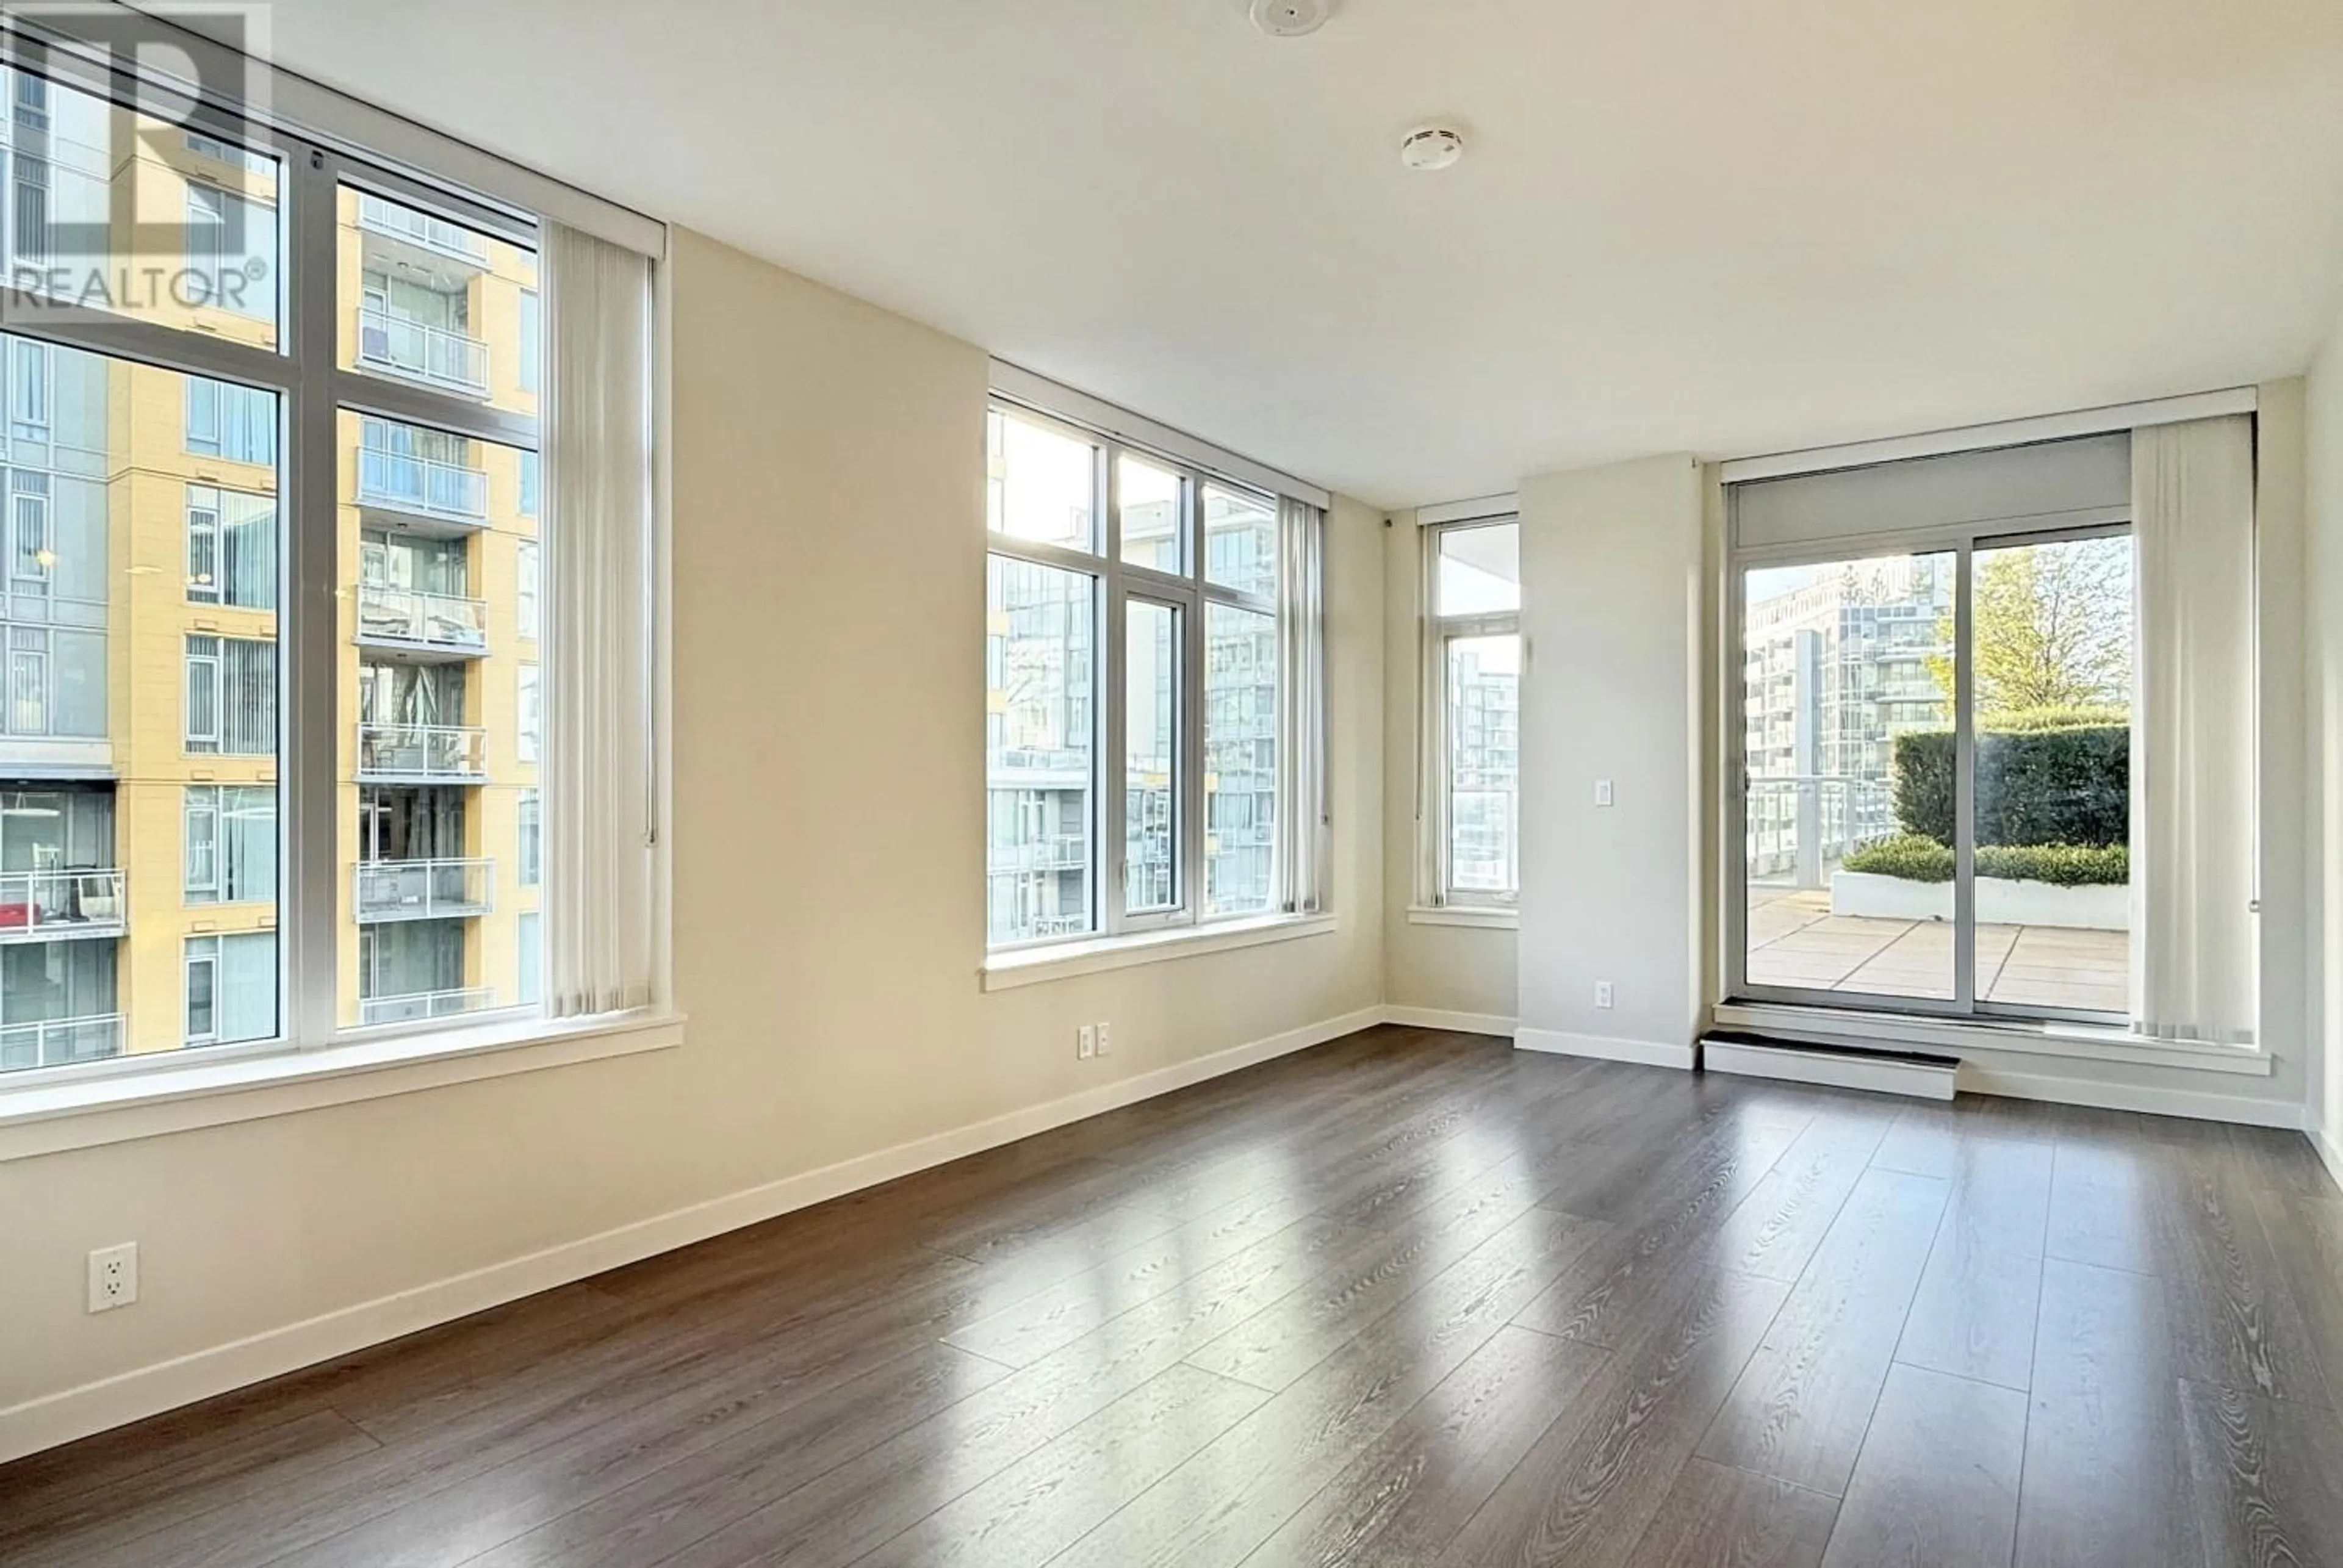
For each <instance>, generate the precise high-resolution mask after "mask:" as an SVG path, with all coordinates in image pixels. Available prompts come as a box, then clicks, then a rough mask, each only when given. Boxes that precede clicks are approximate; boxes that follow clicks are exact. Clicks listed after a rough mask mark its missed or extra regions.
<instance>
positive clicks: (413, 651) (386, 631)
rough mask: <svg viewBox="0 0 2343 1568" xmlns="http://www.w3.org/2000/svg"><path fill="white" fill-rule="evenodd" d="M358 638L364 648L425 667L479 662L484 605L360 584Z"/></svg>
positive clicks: (484, 642) (483, 649) (484, 639)
mask: <svg viewBox="0 0 2343 1568" xmlns="http://www.w3.org/2000/svg"><path fill="white" fill-rule="evenodd" d="M357 640H358V645H359V646H360V647H362V648H380V649H383V650H384V651H386V652H388V653H392V654H396V655H401V656H404V657H405V658H408V659H412V660H421V661H424V662H427V663H435V664H437V663H446V662H448V661H450V660H455V659H466V658H485V657H487V654H488V601H487V600H486V599H477V598H458V597H457V596H456V595H453V594H438V593H424V592H421V591H419V590H417V589H415V588H393V587H392V586H390V585H389V584H387V583H360V584H359V585H358V637H357Z"/></svg>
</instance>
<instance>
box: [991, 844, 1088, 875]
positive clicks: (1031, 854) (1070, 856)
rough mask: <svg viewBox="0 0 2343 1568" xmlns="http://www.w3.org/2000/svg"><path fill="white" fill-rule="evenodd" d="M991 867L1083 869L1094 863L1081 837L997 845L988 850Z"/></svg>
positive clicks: (1008, 869) (1043, 869)
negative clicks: (1091, 861)
mask: <svg viewBox="0 0 2343 1568" xmlns="http://www.w3.org/2000/svg"><path fill="white" fill-rule="evenodd" d="M987 859H988V865H987V868H986V869H988V870H990V871H993V872H995V873H999V872H1003V871H1079V870H1081V869H1083V868H1084V867H1086V866H1088V865H1089V864H1090V848H1089V845H1088V843H1087V842H1086V841H1085V840H1083V839H1042V840H1040V841H1038V842H1035V843H1031V844H1005V845H1000V846H996V847H995V848H994V849H991V850H990V852H989V854H988V857H987Z"/></svg>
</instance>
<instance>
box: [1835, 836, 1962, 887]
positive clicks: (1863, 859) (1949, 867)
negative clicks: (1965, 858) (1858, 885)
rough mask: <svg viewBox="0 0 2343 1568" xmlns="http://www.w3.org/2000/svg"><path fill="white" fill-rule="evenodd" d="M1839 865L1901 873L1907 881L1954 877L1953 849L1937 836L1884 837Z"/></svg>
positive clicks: (1877, 874)
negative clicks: (1940, 842)
mask: <svg viewBox="0 0 2343 1568" xmlns="http://www.w3.org/2000/svg"><path fill="white" fill-rule="evenodd" d="M1839 869H1841V870H1846V871H1863V872H1866V873H1868V874H1869V875H1871V876H1875V877H1901V878H1902V879H1904V880H1906V881H1907V882H1949V881H1951V880H1952V879H1953V852H1952V850H1951V849H1948V848H1946V846H1945V845H1942V844H1939V843H1937V842H1936V840H1935V839H1930V838H1926V837H1924V836H1923V835H1921V834H1918V833H1902V834H1898V835H1897V836H1896V837H1895V838H1893V839H1881V840H1880V841H1879V842H1878V843H1876V844H1865V846H1864V847H1863V848H1862V849H1857V850H1855V852H1854V853H1853V854H1851V855H1849V856H1847V858H1846V859H1845V860H1842V861H1841V862H1839Z"/></svg>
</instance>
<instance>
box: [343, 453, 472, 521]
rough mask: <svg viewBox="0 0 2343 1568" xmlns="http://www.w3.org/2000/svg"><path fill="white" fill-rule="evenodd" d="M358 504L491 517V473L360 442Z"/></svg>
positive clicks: (449, 516) (451, 517)
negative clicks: (489, 500)
mask: <svg viewBox="0 0 2343 1568" xmlns="http://www.w3.org/2000/svg"><path fill="white" fill-rule="evenodd" d="M357 461H358V485H357V499H358V504H359V505H360V506H364V507H388V508H392V509H393V510H396V511H402V512H413V513H416V514H417V515H419V516H422V517H427V518H444V519H446V520H447V521H450V522H458V523H468V524H473V525H478V524H482V523H486V522H487V521H488V475H487V474H486V473H484V472H483V471H481V470H480V469H478V468H468V467H464V466H463V465H461V464H458V463H450V462H447V461H444V460H443V459H440V458H437V457H417V456H415V455H413V454H411V453H407V452H394V451H389V450H387V449H385V448H382V447H359V448H358V454H357Z"/></svg>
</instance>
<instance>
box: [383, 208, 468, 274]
mask: <svg viewBox="0 0 2343 1568" xmlns="http://www.w3.org/2000/svg"><path fill="white" fill-rule="evenodd" d="M358 227H359V229H360V230H362V231H363V232H365V233H366V234H367V235H370V236H381V237H382V238H384V239H387V240H390V241H393V242H394V243H396V244H397V245H400V246H413V247H415V248H416V249H417V250H419V251H422V252H424V253H425V254H426V255H427V256H429V257H431V258H432V259H433V260H434V261H436V262H438V263H441V264H448V263H452V264H453V265H454V270H456V271H457V272H458V274H459V275H460V276H470V275H471V274H473V273H478V272H486V271H487V270H488V236H486V235H483V234H478V233H476V232H474V231H473V230H471V229H468V228H466V227H464V226H462V225H461V224H454V223H449V222H448V221H447V219H446V218H444V217H434V216H431V215H430V214H429V213H427V212H419V211H417V209H416V208H414V207H411V206H403V205H401V204H400V203H398V202H395V201H391V200H389V199H388V198H387V197H384V196H366V195H363V194H361V195H360V196H359V197H358Z"/></svg>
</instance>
